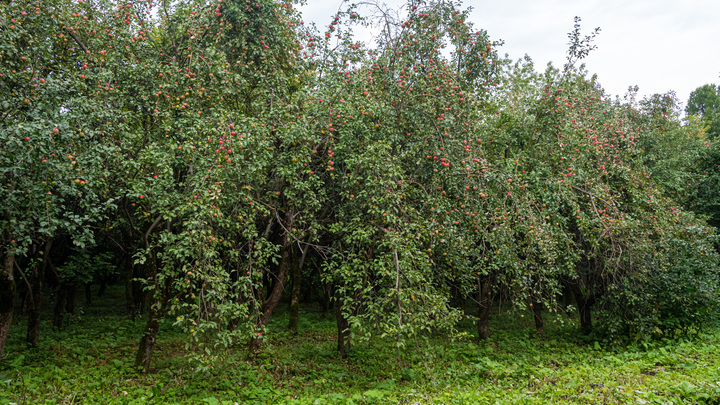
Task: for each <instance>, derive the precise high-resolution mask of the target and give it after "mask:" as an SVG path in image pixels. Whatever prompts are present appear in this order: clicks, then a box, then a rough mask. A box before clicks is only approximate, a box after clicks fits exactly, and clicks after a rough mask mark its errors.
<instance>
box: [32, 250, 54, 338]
mask: <svg viewBox="0 0 720 405" xmlns="http://www.w3.org/2000/svg"><path fill="white" fill-rule="evenodd" d="M51 248H52V239H50V240H48V241H47V242H45V246H44V250H43V252H42V261H41V262H40V263H37V264H35V266H34V268H33V271H32V274H30V291H28V295H29V297H30V306H29V307H28V309H29V311H28V328H27V336H26V340H27V343H29V344H30V346H32V347H37V345H38V343H40V307H41V305H42V292H43V282H44V281H45V269H47V265H48V261H49V260H50V249H51Z"/></svg>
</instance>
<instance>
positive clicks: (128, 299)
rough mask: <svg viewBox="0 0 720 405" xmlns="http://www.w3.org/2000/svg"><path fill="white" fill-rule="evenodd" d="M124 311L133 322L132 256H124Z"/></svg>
mask: <svg viewBox="0 0 720 405" xmlns="http://www.w3.org/2000/svg"><path fill="white" fill-rule="evenodd" d="M124 264H125V311H127V314H128V315H130V319H132V321H133V322H135V312H136V310H135V298H134V297H133V267H134V266H133V260H132V256H130V255H128V256H126V257H125V262H124Z"/></svg>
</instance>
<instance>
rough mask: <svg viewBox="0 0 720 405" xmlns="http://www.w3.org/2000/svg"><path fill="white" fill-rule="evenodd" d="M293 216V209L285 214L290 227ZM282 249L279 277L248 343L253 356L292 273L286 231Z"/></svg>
mask: <svg viewBox="0 0 720 405" xmlns="http://www.w3.org/2000/svg"><path fill="white" fill-rule="evenodd" d="M292 217H293V213H292V211H291V210H288V212H287V213H286V215H285V218H286V221H285V224H286V227H287V228H288V229H291V228H292ZM280 251H281V253H280V266H278V272H277V279H276V280H275V283H273V285H272V289H271V290H270V295H269V296H268V297H267V299H265V300H264V301H263V304H262V308H261V312H260V317H259V318H258V320H257V323H256V324H255V332H256V334H255V336H254V337H253V338H251V339H250V344H249V345H248V349H249V352H248V354H249V356H251V357H252V356H255V355H257V354H258V353H259V352H260V348H262V345H263V336H262V334H263V332H264V330H265V328H266V327H267V325H268V323H269V322H270V316H272V313H273V311H274V310H275V308H276V307H277V305H278V303H279V302H280V298H281V297H282V294H283V291H285V284H287V278H288V274H289V273H290V260H291V258H292V255H291V239H290V234H289V233H288V232H285V234H284V235H283V240H282V247H281V249H280Z"/></svg>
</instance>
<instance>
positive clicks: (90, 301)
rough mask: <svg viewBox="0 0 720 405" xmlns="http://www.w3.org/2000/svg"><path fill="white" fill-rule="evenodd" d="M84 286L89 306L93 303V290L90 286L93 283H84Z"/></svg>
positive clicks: (86, 304)
mask: <svg viewBox="0 0 720 405" xmlns="http://www.w3.org/2000/svg"><path fill="white" fill-rule="evenodd" d="M84 287H85V306H86V307H89V306H90V305H92V291H91V288H90V287H92V285H91V284H90V283H87V284H85V285H84ZM99 296H100V294H98V297H99Z"/></svg>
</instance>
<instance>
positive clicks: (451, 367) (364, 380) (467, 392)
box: [0, 288, 720, 404]
mask: <svg viewBox="0 0 720 405" xmlns="http://www.w3.org/2000/svg"><path fill="white" fill-rule="evenodd" d="M122 294H123V292H122V289H120V288H111V289H109V291H108V297H107V299H106V300H105V301H103V303H101V304H98V305H95V304H93V306H89V307H84V313H83V314H82V315H80V314H78V315H74V316H71V318H70V322H69V324H68V327H67V329H65V330H63V331H48V333H47V334H46V338H45V339H44V341H43V342H44V343H43V344H42V345H41V346H40V347H39V348H37V349H24V348H22V345H21V342H20V341H19V340H20V339H18V338H15V339H12V340H11V341H10V342H9V343H8V346H7V347H8V358H7V360H8V361H7V362H5V363H3V365H2V366H0V384H2V385H1V386H0V387H1V388H0V403H3V404H5V403H11V402H16V403H21V402H22V401H23V400H24V401H26V402H28V403H37V404H42V403H53V402H63V401H65V402H71V401H73V400H74V401H75V402H82V403H86V404H95V403H98V404H99V403H103V404H113V403H118V404H120V403H123V404H125V403H181V404H185V403H187V404H190V403H209V404H213V403H219V404H234V403H249V404H267V403H280V404H313V403H328V404H349V403H356V404H358V403H360V404H371V403H376V404H378V403H381V404H384V403H398V402H400V403H403V402H412V403H432V404H440V403H445V404H447V403H458V404H459V403H468V402H472V403H479V404H484V403H496V402H499V403H513V402H525V403H538V404H539V403H548V402H552V403H578V402H581V403H597V402H602V401H604V402H606V403H628V402H642V401H647V402H650V403H688V402H699V403H704V402H703V401H705V402H706V403H712V401H713V400H716V399H717V398H718V396H719V395H720V391H719V390H718V389H719V388H720V387H718V386H717V381H718V377H720V376H719V375H718V370H717V345H718V343H719V341H718V339H720V336H719V335H718V332H717V330H716V329H708V330H707V331H706V333H703V334H700V335H698V336H697V337H696V338H695V339H691V340H688V339H678V340H674V339H668V338H664V339H663V340H662V341H658V342H656V343H650V344H646V343H643V344H637V345H631V346H629V347H620V348H618V347H613V346H611V345H608V346H605V345H602V346H601V345H596V344H590V345H586V344H584V343H582V342H578V341H577V340H576V339H574V338H573V336H575V332H574V330H575V328H576V327H577V325H576V324H575V321H574V320H573V319H572V318H571V317H568V316H567V315H565V314H555V315H553V316H552V317H551V318H550V319H549V322H548V328H547V331H546V335H545V336H544V337H542V338H537V337H532V338H528V336H529V335H532V324H531V321H530V320H529V319H528V317H527V315H526V313H524V312H518V311H506V310H503V311H501V312H500V313H498V315H497V316H496V317H495V318H494V320H493V324H492V327H493V329H494V330H495V331H496V333H495V334H494V336H493V338H492V339H491V340H490V341H488V342H485V343H480V344H478V343H474V342H472V341H469V340H467V339H460V340H456V341H454V342H451V341H448V340H447V339H444V338H442V337H441V336H433V337H431V338H430V340H429V341H428V344H429V348H431V350H430V351H429V352H430V353H433V354H432V355H431V356H428V354H427V353H426V352H425V351H418V350H417V349H415V348H412V347H408V348H407V349H406V350H404V351H402V352H401V353H402V354H401V358H400V359H398V351H397V349H396V348H395V347H394V345H393V344H392V342H389V341H377V342H373V343H372V344H358V345H356V346H354V347H353V349H352V350H350V351H349V353H348V358H347V359H345V360H343V359H339V358H337V356H336V355H335V351H334V349H335V347H334V342H333V339H334V336H333V334H334V333H335V325H334V322H332V321H331V320H330V319H331V317H327V316H326V315H324V314H322V313H318V312H316V310H317V308H315V307H303V309H302V311H303V312H302V314H303V317H302V319H303V322H302V325H301V333H300V334H299V335H298V336H292V335H290V334H288V333H287V332H286V331H285V325H284V323H283V322H279V321H275V322H271V323H270V326H269V328H268V334H267V339H266V346H267V347H266V350H265V352H264V353H263V354H262V355H261V356H260V357H259V358H258V360H257V361H256V362H246V361H245V359H244V358H243V357H244V356H243V353H242V352H239V351H228V352H227V353H226V355H224V356H223V358H222V360H221V361H217V362H216V363H215V364H214V367H212V368H210V369H209V370H208V371H206V372H203V373H198V372H196V371H194V370H193V368H191V367H187V363H186V361H185V360H184V359H183V356H184V355H183V351H184V348H183V342H184V340H185V338H184V332H183V331H182V329H180V328H174V327H172V326H171V322H170V321H168V322H167V323H166V324H164V325H163V327H165V329H166V333H164V334H162V335H161V337H160V340H159V342H158V350H159V351H160V352H162V353H163V355H162V356H161V358H160V359H158V360H157V362H156V364H155V366H154V367H153V369H152V373H150V374H147V375H140V376H138V375H137V374H136V373H134V372H133V370H132V364H131V362H130V361H129V357H130V355H131V353H130V345H132V344H133V342H134V341H135V340H136V339H137V332H136V331H137V330H138V328H139V327H141V324H140V323H139V322H138V323H135V324H133V322H131V321H130V320H128V319H127V318H126V317H124V315H123V314H122V312H121V311H120V308H121V307H122ZM524 314H525V317H521V316H522V315H524ZM108 321H110V322H112V324H113V325H114V328H113V330H112V331H108V329H107V322H108ZM17 326H21V325H17ZM459 328H460V329H461V330H464V331H470V329H471V325H470V324H469V323H467V322H465V323H461V324H460V325H459ZM425 364H427V366H428V367H429V373H430V374H429V375H428V371H426V369H425Z"/></svg>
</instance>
